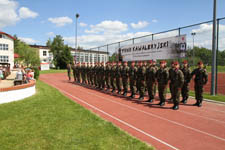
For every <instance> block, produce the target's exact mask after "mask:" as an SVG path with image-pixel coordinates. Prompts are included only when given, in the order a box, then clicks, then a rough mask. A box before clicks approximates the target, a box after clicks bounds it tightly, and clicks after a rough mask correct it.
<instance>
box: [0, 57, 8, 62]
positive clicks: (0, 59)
mask: <svg viewBox="0 0 225 150" xmlns="http://www.w3.org/2000/svg"><path fill="white" fill-rule="evenodd" d="M0 62H1V63H8V62H9V56H0Z"/></svg>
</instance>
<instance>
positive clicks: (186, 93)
mask: <svg viewBox="0 0 225 150" xmlns="http://www.w3.org/2000/svg"><path fill="white" fill-rule="evenodd" d="M181 71H182V72H183V74H184V85H183V87H182V89H181V94H182V101H181V103H184V104H186V103H187V100H188V97H189V83H190V79H191V70H190V69H189V67H188V61H187V60H184V61H183V67H182V68H181Z"/></svg>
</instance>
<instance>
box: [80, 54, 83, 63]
mask: <svg viewBox="0 0 225 150" xmlns="http://www.w3.org/2000/svg"><path fill="white" fill-rule="evenodd" d="M80 62H81V63H82V62H84V54H83V53H80Z"/></svg>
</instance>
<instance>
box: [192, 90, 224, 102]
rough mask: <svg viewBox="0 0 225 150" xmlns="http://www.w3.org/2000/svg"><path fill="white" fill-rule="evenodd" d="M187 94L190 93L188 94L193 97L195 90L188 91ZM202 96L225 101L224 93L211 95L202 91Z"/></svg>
mask: <svg viewBox="0 0 225 150" xmlns="http://www.w3.org/2000/svg"><path fill="white" fill-rule="evenodd" d="M189 94H190V96H193V97H195V92H194V91H190V92H189ZM203 98H204V99H210V100H215V101H220V102H225V95H215V96H212V95H210V94H209V93H204V94H203Z"/></svg>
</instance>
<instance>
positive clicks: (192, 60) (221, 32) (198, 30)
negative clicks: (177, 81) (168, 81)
mask: <svg viewBox="0 0 225 150" xmlns="http://www.w3.org/2000/svg"><path fill="white" fill-rule="evenodd" d="M212 23H213V21H206V22H201V23H198V24H193V25H189V26H185V27H179V28H175V29H171V30H167V31H163V32H158V33H153V34H150V35H146V36H141V37H135V38H132V39H128V40H124V41H119V42H115V43H111V44H106V45H104V46H99V47H95V48H91V49H90V51H98V52H99V53H98V54H96V55H97V56H95V57H94V59H95V61H94V62H102V61H103V60H107V61H108V60H109V61H117V60H118V59H119V58H118V49H119V48H120V47H123V46H128V45H132V44H136V43H142V42H147V41H151V40H156V39H161V38H167V37H172V36H178V35H184V34H185V35H186V42H187V53H186V57H185V58H177V60H178V61H180V62H181V61H182V60H184V59H185V60H188V61H189V65H190V67H191V69H193V68H194V67H195V66H196V64H197V62H198V61H200V60H201V61H203V62H204V64H205V65H206V69H207V71H208V72H209V82H208V84H207V86H206V88H205V90H206V91H207V92H209V91H210V83H211V74H210V72H211V64H212V28H213V25H212ZM217 39H218V40H217V66H218V67H217V71H218V76H217V77H218V78H217V87H216V88H217V92H218V93H220V94H225V73H224V72H225V17H224V18H218V19H217ZM101 52H106V53H107V54H108V55H107V57H108V58H107V59H103V58H102V56H101V54H100V53H101ZM96 57H97V59H96ZM167 61H168V64H169V63H170V61H172V60H167Z"/></svg>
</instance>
